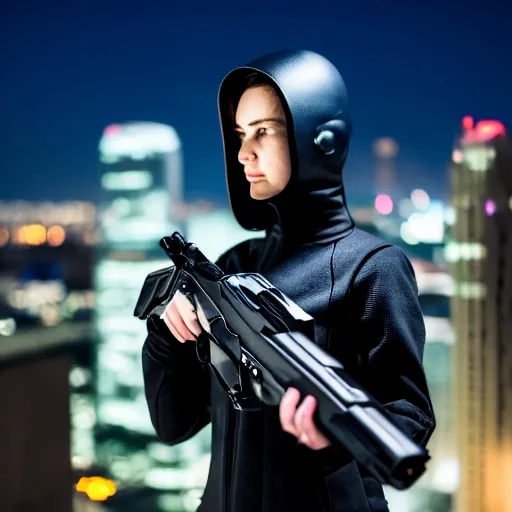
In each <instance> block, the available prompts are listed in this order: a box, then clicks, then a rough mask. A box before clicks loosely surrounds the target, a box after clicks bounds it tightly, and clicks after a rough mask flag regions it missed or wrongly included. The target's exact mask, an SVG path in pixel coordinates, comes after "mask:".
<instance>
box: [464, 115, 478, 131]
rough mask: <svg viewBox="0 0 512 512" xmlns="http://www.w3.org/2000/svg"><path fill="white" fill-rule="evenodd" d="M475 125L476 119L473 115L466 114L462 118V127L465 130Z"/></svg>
mask: <svg viewBox="0 0 512 512" xmlns="http://www.w3.org/2000/svg"><path fill="white" fill-rule="evenodd" d="M474 125H475V120H474V119H473V118H472V117H471V116H464V117H463V118H462V127H463V128H464V130H471V129H472V128H473V126H474Z"/></svg>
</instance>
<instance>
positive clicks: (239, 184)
mask: <svg viewBox="0 0 512 512" xmlns="http://www.w3.org/2000/svg"><path fill="white" fill-rule="evenodd" d="M255 81H256V83H258V82H263V83H266V84H268V85H271V86H272V87H273V89H274V90H275V91H276V92H277V94H278V96H279V98H280V100H281V103H282V106H283V109H284V111H285V115H286V120H287V128H288V141H289V150H290V159H291V167H292V169H291V177H290V181H289V183H288V185H287V186H286V188H285V189H284V190H283V191H282V192H281V193H280V194H278V195H277V196H274V197H273V198H271V199H269V200H266V201H258V200H255V199H253V198H252V197H251V196H250V183H249V182H248V181H247V180H246V178H245V174H244V172H243V165H242V164H240V162H239V161H238V152H239V149H240V141H239V138H238V137H237V135H236V133H235V131H234V126H235V123H234V120H235V112H236V108H237V106H238V102H239V100H240V97H241V96H242V94H243V92H244V91H245V90H246V88H247V86H248V85H251V84H254V83H255ZM262 85H263V84H262ZM347 103H348V102H347V98H346V90H345V85H344V82H343V80H342V78H341V76H340V75H339V73H338V71H337V70H336V68H334V66H333V65H332V64H331V63H330V62H329V61H327V60H326V59H325V58H323V57H321V56H320V55H318V54H316V53H313V52H308V51H292V50H288V51H287V50H284V51H281V52H275V53H273V54H269V55H266V56H263V57H260V58H259V59H257V60H255V61H253V62H251V63H249V64H247V65H246V66H242V67H240V68H236V69H234V70H233V71H231V72H230V73H228V75H227V76H226V77H225V78H224V80H223V82H222V84H221V86H220V89H219V98H218V105H219V116H220V122H221V129H222V136H223V144H224V157H225V165H226V182H227V187H228V195H229V200H230V204H231V208H232V210H233V213H234V215H235V218H236V219H237V221H238V223H239V224H240V225H241V226H242V227H243V228H245V229H248V230H263V229H266V230H269V229H271V228H273V227H275V225H276V224H278V225H279V226H280V228H281V230H282V231H283V233H285V234H287V233H288V234H293V237H302V238H304V240H306V239H311V240H313V241H322V240H323V241H325V240H326V237H327V238H328V239H332V238H333V237H334V238H335V237H338V238H340V237H341V236H342V234H343V232H346V231H347V230H348V229H351V228H352V227H353V221H352V219H351V217H350V214H349V213H348V210H347V208H346V203H345V194H344V188H343V183H342V179H341V175H342V168H343V164H344V162H345V159H346V156H347V152H348V144H349V138H350V119H349V116H348V105H347ZM329 123H331V124H332V125H333V127H334V128H333V129H332V130H331V131H329V132H325V131H322V132H321V133H322V135H323V134H324V133H330V134H331V135H332V137H331V138H330V139H332V140H330V139H329V137H327V142H328V143H330V144H332V146H333V148H334V149H333V151H331V152H327V151H325V150H324V149H323V147H320V146H319V145H318V144H316V142H317V141H316V138H318V135H319V130H321V129H322V127H323V126H329V127H330V126H331V125H330V124H329ZM333 123H334V124H333ZM339 126H341V129H338V127H339ZM336 130H337V131H336Z"/></svg>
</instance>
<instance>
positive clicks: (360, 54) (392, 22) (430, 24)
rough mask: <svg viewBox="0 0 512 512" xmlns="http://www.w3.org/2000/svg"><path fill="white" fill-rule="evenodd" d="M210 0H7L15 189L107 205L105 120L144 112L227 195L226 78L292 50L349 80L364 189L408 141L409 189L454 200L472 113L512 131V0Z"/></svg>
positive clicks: (356, 180) (4, 131)
mask: <svg viewBox="0 0 512 512" xmlns="http://www.w3.org/2000/svg"><path fill="white" fill-rule="evenodd" d="M202 3H203V2H193V1H185V2H176V1H169V2H151V1H144V2H136V3H135V2H130V1H123V2H121V1H118V0H112V1H104V2H99V1H97V0H91V1H86V2H80V1H78V0H75V1H74V2H56V1H53V2H52V1H51V0H50V1H49V2H48V3H45V2H37V3H36V2H35V1H34V0H30V1H27V2H21V1H20V2H19V3H18V4H17V5H16V6H14V2H8V3H7V2H5V3H4V6H3V7H1V8H0V9H1V10H0V52H1V61H0V62H1V66H2V68H1V69H2V80H1V90H2V94H1V95H0V102H1V103H0V112H1V116H0V141H1V142H0V166H1V167H0V169H1V177H2V181H1V187H0V199H27V200H45V199H52V200H62V199H86V200H92V201H95V200H96V199H97V198H98V195H99V174H98V172H99V166H98V154H97V146H98V141H99V138H100V136H101V132H102V129H103V128H104V127H105V126H106V125H108V124H110V123H113V122H124V121H131V120H142V121H158V122H163V123H168V124H170V125H172V126H174V128H175V129H176V130H177V131H178V134H179V135H180V137H181V139H182V143H183V148H184V160H185V187H186V195H187V198H189V199H195V198H197V197H206V198H209V199H213V200H219V201H222V200H224V198H225V191H224V172H223V160H222V145H221V137H220V131H219V123H218V118H217V105H216V97H217V89H218V86H219V84H220V81H221V80H222V78H223V76H224V75H225V74H226V73H227V72H228V71H229V70H231V69H232V68H234V67H237V66H239V65H242V64H244V63H246V62H247V61H249V60H251V59H252V58H254V57H257V56H259V55H261V54H263V53H267V52H269V51H273V50H277V49H281V48H303V49H310V50H314V51H317V52H319V53H321V54H323V55H325V56H326V57H327V58H329V59H330V60H332V61H333V62H334V64H335V65H336V66H337V67H338V69H339V70H340V72H341V74H342V75H343V77H344V79H345V82H346V84H347V87H348V92H349V98H350V101H351V109H352V119H353V125H354V136H353V142H352V147H351V153H350V156H349V163H348V164H347V167H346V171H345V180H346V183H347V189H348V193H349V194H351V193H352V194H353V195H359V194H363V193H364V192H366V191H369V190H370V189H371V179H372V172H371V166H372V156H371V143H372V141H373V140H374V139H375V138H376V137H379V136H384V135H387V136H392V137H394V138H396V139H397V141H398V142H399V144H400V148H401V153H400V156H399V159H398V163H397V165H398V173H399V180H400V183H401V184H402V186H404V187H413V186H422V187H424V188H426V189H427V191H429V192H431V193H432V194H434V195H440V194H443V193H446V190H447V184H448V177H447V162H448V160H449V158H450V154H451V148H452V143H453V140H454V137H455V135H456V133H457V130H458V126H459V123H460V119H461V118H462V116H464V115H466V114H471V115H474V116H475V117H476V118H497V119H500V120H502V121H503V122H504V123H505V124H509V125H511V126H512V100H511V90H512V87H511V84H512V69H511V68H512V66H511V64H510V56H511V54H512V51H511V50H512V36H511V35H510V33H508V34H507V32H509V31H510V20H511V15H512V8H511V7H504V6H505V4H507V3H508V4H509V5H510V2H506V1H504V0H503V1H496V0H492V1H486V2H481V3H479V4H476V3H472V2H466V3H464V2H462V1H461V2H451V3H453V4H455V3H456V4H457V5H459V6H460V7H455V6H449V7H446V6H444V5H443V4H444V2H441V1H439V0H433V1H430V2H418V5H415V2H410V1H409V2H404V1H398V2H397V1H382V0H380V1H353V2H342V1H339V0H338V1H336V2H334V1H332V2H318V1H314V2H307V3H305V2H240V1H239V2H232V1H227V2H222V7H217V6H214V5H213V4H215V3H216V2H209V3H206V2H204V4H205V6H204V7H203V6H201V4H202ZM294 3H295V5H296V6H295V8H292V7H291V6H292V5H293V4H294ZM6 4H7V5H8V6H6ZM500 4H503V6H502V7H500ZM302 6H304V7H302ZM349 203H350V195H349Z"/></svg>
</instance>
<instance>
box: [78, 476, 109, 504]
mask: <svg viewBox="0 0 512 512" xmlns="http://www.w3.org/2000/svg"><path fill="white" fill-rule="evenodd" d="M76 490H77V491H78V492H83V493H85V494H87V497H88V498H89V499H90V500H92V501H105V500H106V499H107V498H110V497H111V496H113V495H114V494H115V493H116V491H117V489H116V484H115V483H114V482H113V481H112V480H109V479H108V478H103V477H101V476H91V477H82V478H80V480H79V481H78V483H77V484H76Z"/></svg>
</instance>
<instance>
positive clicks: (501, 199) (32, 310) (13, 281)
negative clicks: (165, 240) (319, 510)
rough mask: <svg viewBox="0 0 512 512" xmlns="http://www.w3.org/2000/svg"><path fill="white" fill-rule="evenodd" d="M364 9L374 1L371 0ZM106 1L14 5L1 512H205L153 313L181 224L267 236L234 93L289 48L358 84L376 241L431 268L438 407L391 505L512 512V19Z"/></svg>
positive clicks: (0, 378) (429, 361)
mask: <svg viewBox="0 0 512 512" xmlns="http://www.w3.org/2000/svg"><path fill="white" fill-rule="evenodd" d="M354 4H355V3H354ZM504 4H505V3H504V2H503V5H502V3H498V2H493V1H490V2H486V3H485V4H474V5H473V4H471V3H470V4H465V5H461V6H458V5H457V6H455V5H453V6H452V5H446V4H444V3H442V2H438V1H434V2H430V3H429V4H428V5H425V6H421V5H411V4H410V3H406V2H393V3H392V5H388V4H387V3H385V2H376V1H373V2H371V1H368V2H361V3H357V4H355V5H347V6H343V5H342V4H341V3H340V4H339V5H337V6H334V5H333V6H331V7H329V9H330V10H331V12H328V11H329V9H328V8H327V5H326V6H324V8H323V9H320V10H319V11H318V12H316V11H315V12H310V10H308V11H307V13H304V12H301V11H300V9H299V8H298V7H295V8H294V7H293V4H292V3H290V4H289V5H285V4H284V3H283V5H275V4H273V5H272V6H271V7H270V6H267V5H262V4H257V5H256V4H250V5H249V4H247V5H240V4H235V3H234V2H224V3H223V4H222V5H221V6H217V5H215V6H214V5H213V4H212V5H209V6H207V5H205V6H204V8H203V7H201V9H200V10H199V12H198V6H197V5H195V4H192V3H190V4H187V3H180V4H179V5H174V4H171V3H163V2H162V3H159V2H144V3H142V2H118V1H117V0H114V1H112V2H109V3H108V4H104V3H100V2H97V1H94V0H93V1H91V2H87V3H86V2H77V3H70V4H65V3H61V2H57V1H50V2H49V3H44V4H41V3H35V2H33V1H29V2H25V3H23V4H21V3H20V4H16V5H14V4H11V5H9V6H4V7H3V8H2V16H1V17H0V48H1V50H0V51H1V52H2V57H3V58H2V71H3V73H2V95H1V98H0V102H1V103H0V105H1V112H2V116H1V121H0V137H1V144H0V165H1V167H0V168H1V186H0V401H1V406H2V419H1V422H0V425H1V427H0V461H1V462H0V464H1V466H0V467H1V468H2V470H3V471H2V474H3V477H2V483H1V484H0V510H2V511H4V510H5V511H11V510H12V511H15V510H20V511H21V510H23V511H25V510H27V511H39V510H44V511H55V512H60V511H65V510H75V511H77V512H78V511H116V512H117V511H126V512H130V511H142V510H144V511H152V510H154V511H161V512H167V511H169V512H171V511H172V512H186V511H193V510H195V509H196V507H197V505H198V500H199V498H200V496H201V492H202V489H203V486H204V483H205V480H206V476H207V472H208V466H209V444H210V430H209V428H210V427H206V428H205V429H203V430H202V431H201V432H200V433H199V434H197V435H196V436H195V437H194V438H193V439H191V440H189V441H187V442H185V443H182V444H180V445H178V446H174V447H169V446H167V445H165V444H163V443H161V442H160V441H159V440H158V439H157V438H156V437H155V434H154V430H153V428H152V426H151V423H150V420H149V415H148V411H147V408H146V402H145V398H144V390H143V381H142V371H141V363H140V353H141V347H142V344H143V341H144V339H145V334H146V330H145V324H144V322H141V321H139V320H137V319H135V318H134V317H133V308H134V305H135V302H136V299H137V297H138V293H139V291H140V288H141V285H142V283H143V280H144V278H145V276H146V275H147V274H148V273H149V272H151V271H153V270H156V269H157V268H161V267H164V266H169V264H170V262H169V260H168V259H166V258H165V255H164V254H163V252H162V251H161V249H160V248H159V246H158V241H159V239H160V237H161V236H163V235H166V234H170V233H172V232H173V231H175V230H180V231H181V232H182V233H183V234H184V235H185V236H186V237H187V238H188V239H189V240H191V241H193V242H195V243H197V244H198V245H199V247H200V248H201V250H202V251H203V252H204V253H205V254H206V255H207V256H208V257H209V258H210V259H215V258H216V257H217V256H219V255H220V254H221V253H222V252H224V251H225V250H226V249H227V248H228V247H230V246H232V245H234V244H235V243H237V242H239V241H241V240H244V239H246V238H249V237H252V236H261V235H262V234H261V233H250V232H247V231H244V230H243V229H241V228H240V227H239V226H238V225H237V224H236V222H235V220H234V218H233V217H232V214H231V211H230V209H229V206H228V204H227V199H226V197H227V196H226V191H225V184H224V169H223V159H222V145H221V138H220V129H219V124H218V118H217V110H216V109H217V107H216V94H217V89H218V85H219V84H220V81H221V79H222V77H223V76H224V75H225V74H226V73H227V72H228V71H229V70H231V69H232V68H234V67H237V66H239V65H241V64H243V63H245V62H247V61H248V60H250V59H252V58H254V57H256V56H258V55H260V54H263V53H266V52H269V51H273V50H276V49H280V48H287V47H294V48H306V49H311V50H314V51H317V52H319V53H321V54H323V55H325V56H326V57H327V58H329V59H330V60H332V61H333V62H334V64H335V65H336V66H337V67H338V69H339V70H340V72H341V73H342V75H343V76H344V78H345V80H346V83H347V87H348V91H349V98H350V100H351V104H352V116H353V124H354V137H353V143H352V145H351V152H350V154H349V159H348V164H347V166H346V168H345V171H344V178H345V183H346V190H347V197H348V205H349V207H350V209H351V212H352V214H353V216H354V218H355V220H356V222H357V224H358V225H359V227H361V228H362V229H365V230H367V231H370V232H372V233H375V234H377V235H379V236H381V237H383V238H385V239H387V240H389V241H391V242H393V243H395V244H397V245H399V246H400V247H402V248H403V249H404V250H405V251H406V253H407V255H408V256H409V258H410V259H411V261H412V262H413V265H414V268H415V271H416V277H417V280H418V286H419V293H420V302H421V305H422V308H423V313H424V317H425V324H426V332H427V344H426V348H425V358H424V362H425V369H426V374H427V378H428V382H429V386H430V391H431V395H432V399H433V402H434V408H435V412H436V417H437V429H436V431H435V433H434V435H433V438H432V440H431V442H430V445H429V449H430V451H431V455H432V460H431V461H430V462H429V465H428V470H427V472H426V473H425V475H424V476H423V477H422V478H421V479H420V480H419V481H418V483H417V484H416V485H415V486H414V487H413V488H412V489H410V490H408V491H400V492H398V491H394V490H393V489H386V494H387V496H388V499H389V502H390V510H391V511H392V512H449V511H457V512H473V511H474V512H480V511H482V512H504V511H512V493H510V492H507V487H508V485H509V484H510V483H511V481H512V435H511V434H512V138H511V137H510V134H509V133H507V123H508V124H510V123H511V120H512V102H511V100H510V85H511V83H512V80H511V78H512V71H511V66H510V55H511V50H512V42H511V40H510V33H509V26H510V21H511V14H512V9H511V8H510V6H509V7H506V6H505V5H504Z"/></svg>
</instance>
